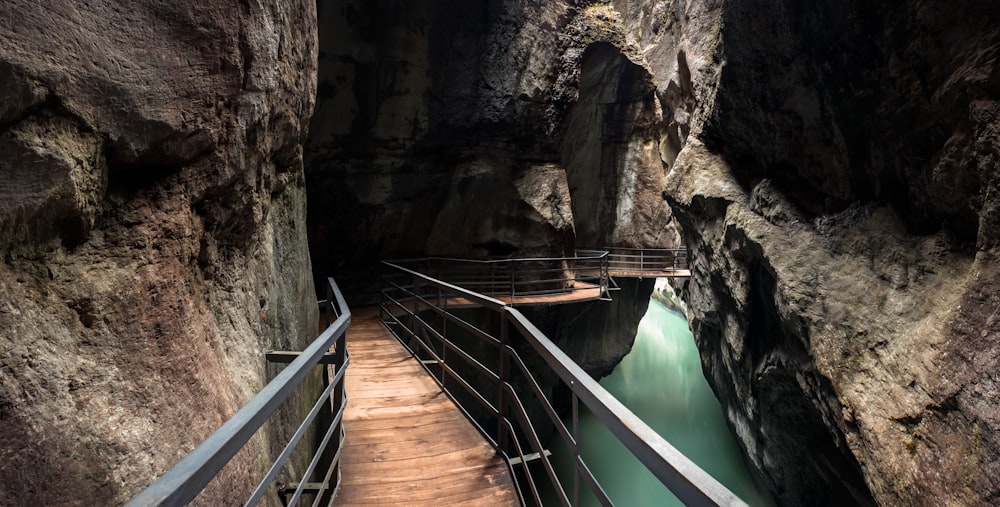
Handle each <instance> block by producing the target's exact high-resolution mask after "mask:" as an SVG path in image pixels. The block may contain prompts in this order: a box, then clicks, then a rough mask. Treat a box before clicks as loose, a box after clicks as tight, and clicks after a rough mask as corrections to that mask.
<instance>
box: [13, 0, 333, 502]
mask: <svg viewBox="0 0 1000 507" xmlns="http://www.w3.org/2000/svg"><path fill="white" fill-rule="evenodd" d="M315 17H316V13H315V6H314V4H313V3H311V2H306V1H301V2H290V3H289V2H284V3H280V4H263V3H260V2H257V1H253V0H251V1H246V2H239V3H238V4H231V3H228V2H205V1H198V2H191V1H181V2H173V3H169V4H165V3H161V2H129V3H127V4H121V3H120V2H113V1H96V2H85V3H80V2H57V3H39V2H31V1H20V0H14V1H11V2H5V3H3V5H2V6H0V151H2V153H3V154H4V156H3V158H2V160H0V251H2V252H3V260H2V262H0V292H2V293H3V294H4V296H3V299H2V301H0V503H2V504H5V505H8V504H9V505H29V504H30V505H113V504H120V503H122V502H124V501H125V500H127V499H128V498H130V497H131V496H132V495H134V494H135V493H137V492H138V491H139V490H140V489H141V488H143V487H144V486H146V485H147V484H149V483H150V482H151V481H152V480H153V479H155V478H156V477H157V476H159V475H160V474H162V473H163V472H164V471H165V470H167V469H168V468H169V467H170V466H172V465H173V464H174V463H176V462H177V461H178V460H179V459H180V458H181V457H183V456H184V455H185V454H186V453H187V452H188V451H190V450H191V449H193V448H194V446H195V445H196V444H198V443H200V442H201V440H203V439H204V438H205V437H206V436H207V435H208V434H209V433H210V432H211V431H213V430H214V429H215V428H217V427H218V426H219V425H220V424H221V423H222V422H223V421H224V420H225V419H227V418H228V417H229V416H230V415H231V414H232V413H234V411H235V410H236V409H238V408H239V407H240V406H241V405H242V404H243V403H245V402H246V401H247V400H248V399H249V398H250V397H251V396H252V395H253V394H254V393H255V392H256V391H257V390H259V389H260V387H261V386H262V385H263V384H264V383H265V382H266V381H267V380H269V377H268V373H271V374H273V372H266V371H265V365H264V362H263V359H262V352H263V351H265V350H267V349H270V348H281V349H285V348H296V347H301V346H302V345H303V344H304V343H307V342H308V341H311V339H312V338H313V337H314V336H315V333H316V321H317V311H316V305H315V299H314V295H313V294H314V289H313V283H312V279H311V271H310V260H309V254H308V251H307V248H306V228H305V225H306V224H305V211H306V210H305V187H304V183H305V182H304V174H303V165H302V143H303V141H304V136H305V133H306V130H307V125H308V121H309V117H310V114H311V112H312V108H313V102H314V99H313V98H312V97H313V93H314V90H315V87H316V77H315V72H316V71H315V69H316V63H315V62H316V58H317V40H316V33H315V27H316V19H315ZM277 426H280V425H277ZM254 445H255V448H254V450H253V452H252V453H248V454H246V455H243V456H241V457H240V458H239V459H238V460H237V462H236V463H235V464H234V465H233V466H232V467H230V468H229V469H227V471H226V472H225V473H224V474H223V476H222V477H221V478H220V479H219V480H217V481H216V482H215V483H213V485H212V486H211V487H210V489H209V491H207V492H206V494H205V495H204V496H203V497H202V501H203V502H204V503H205V504H210V505H231V504H233V505H234V504H236V503H238V502H239V501H240V500H238V499H237V498H238V497H240V495H242V494H245V493H248V492H247V491H246V490H247V489H248V488H250V487H251V484H250V483H249V482H248V481H247V473H248V470H254V469H256V468H257V467H258V466H259V463H257V461H258V460H262V459H267V458H268V453H269V449H268V445H269V444H268V443H267V442H266V441H263V440H262V441H258V442H256V443H255V444H254Z"/></svg>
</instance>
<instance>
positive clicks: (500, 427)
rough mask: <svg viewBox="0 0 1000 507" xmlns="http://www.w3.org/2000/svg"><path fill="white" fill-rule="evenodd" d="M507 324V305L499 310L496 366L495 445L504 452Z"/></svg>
mask: <svg viewBox="0 0 1000 507" xmlns="http://www.w3.org/2000/svg"><path fill="white" fill-rule="evenodd" d="M508 330H509V326H508V325H507V307H504V308H501V310H500V358H499V359H500V364H499V365H498V366H497V370H498V371H497V375H498V376H499V377H500V379H499V387H500V389H499V391H500V392H499V393H498V394H499V396H498V399H497V446H498V447H500V449H501V450H503V451H504V452H509V451H510V435H509V433H508V432H507V424H506V421H507V412H508V410H507V404H508V403H509V401H508V400H507V383H508V381H509V380H510V357H508V356H507V346H508V345H509V344H510V338H509V336H508V334H509V333H508Z"/></svg>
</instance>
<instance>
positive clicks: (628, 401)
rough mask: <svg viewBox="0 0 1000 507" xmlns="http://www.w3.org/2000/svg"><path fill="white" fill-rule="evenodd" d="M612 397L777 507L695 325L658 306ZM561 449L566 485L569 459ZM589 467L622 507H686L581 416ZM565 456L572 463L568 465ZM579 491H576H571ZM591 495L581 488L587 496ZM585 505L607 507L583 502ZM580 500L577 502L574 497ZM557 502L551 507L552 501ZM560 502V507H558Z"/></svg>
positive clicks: (612, 381)
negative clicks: (730, 414) (752, 466)
mask: <svg viewBox="0 0 1000 507" xmlns="http://www.w3.org/2000/svg"><path fill="white" fill-rule="evenodd" d="M601 385H602V386H604V388H605V389H607V390H608V391H610V392H611V394H613V395H614V396H615V397H617V398H618V399H619V400H620V401H621V402H622V403H624V404H625V406H627V407H628V408H629V409H630V410H632V411H633V412H634V413H635V414H636V415H638V416H639V417H640V418H641V419H642V420H643V421H645V422H646V424H648V425H649V426H650V427H652V428H653V429H654V430H656V431H657V432H658V433H659V434H660V435H662V436H663V437H664V438H666V439H667V441H669V442H670V443H671V444H672V445H673V446H674V447H676V448H677V449H678V450H680V451H681V452H682V453H684V454H685V455H686V456H687V457H689V458H690V459H691V460H693V461H694V462H695V463H697V464H698V465H699V466H701V467H702V468H703V469H705V470H706V471H707V472H708V473H710V474H711V475H712V476H713V477H715V478H716V479H717V480H718V481H720V482H721V483H722V484H724V485H725V486H726V487H728V488H729V489H730V491H732V492H733V493H735V494H736V495H738V496H739V497H740V498H742V499H743V500H744V501H745V502H747V503H748V504H750V505H752V506H771V505H773V502H772V501H771V499H770V496H769V495H768V494H767V493H766V492H764V491H762V490H760V489H758V487H757V486H756V484H755V483H754V481H753V480H752V479H751V477H750V472H749V471H748V470H747V468H746V465H745V464H744V461H743V457H742V455H741V453H740V450H739V448H738V447H737V444H736V440H735V439H734V437H733V435H732V433H731V432H730V431H729V427H728V426H727V425H726V422H725V420H724V416H723V413H722V408H721V406H720V405H719V402H718V400H717V399H716V398H715V394H714V393H713V392H712V389H711V388H710V387H709V386H708V382H707V381H706V380H705V377H704V375H703V374H702V370H701V361H700V359H699V356H698V349H697V347H696V346H695V344H694V338H693V337H692V335H691V332H690V331H689V330H688V325H687V320H686V319H685V318H684V317H682V316H681V315H679V314H678V313H676V312H674V311H672V310H669V309H667V308H666V307H665V306H663V305H662V304H660V303H659V302H657V301H656V300H655V299H654V300H651V301H650V303H649V310H648V311H647V312H646V315H645V316H644V317H643V318H642V321H641V322H640V323H639V329H638V332H637V334H636V339H635V345H634V346H633V347H632V351H631V352H630V353H629V354H628V355H627V356H625V358H624V359H623V360H622V362H621V363H620V364H619V365H618V366H617V367H616V368H615V370H614V372H613V373H612V374H611V375H609V376H608V377H605V378H604V379H602V380H601ZM554 440H559V442H558V443H557V442H553V448H552V450H553V455H554V456H553V458H554V460H555V463H556V466H557V468H558V469H559V470H560V475H562V476H563V477H560V481H561V482H563V484H567V485H570V484H572V478H571V476H569V475H568V474H564V472H565V471H567V470H571V468H569V467H570V466H571V464H572V462H571V461H570V459H569V458H568V455H569V454H568V452H566V449H565V447H564V446H563V445H562V442H561V440H560V439H558V438H556V439H554ZM580 448H581V449H582V452H583V456H584V460H585V461H586V462H587V464H588V466H589V467H590V468H591V470H592V471H593V472H594V475H595V476H596V477H597V479H598V481H600V483H601V484H602V485H603V486H604V488H605V489H606V491H607V492H608V495H609V496H610V498H611V500H612V501H613V502H614V503H615V504H616V505H625V506H629V507H632V506H637V507H642V506H655V507H663V506H671V505H682V504H681V503H680V501H678V500H677V499H676V498H675V497H674V496H673V495H672V494H671V493H670V491H668V490H667V489H666V488H665V487H664V486H663V485H662V484H660V482H659V481H658V480H656V478H655V477H653V475H652V474H651V473H649V472H648V471H647V470H646V469H645V467H643V466H642V465H641V464H640V463H639V462H638V460H636V459H635V457H633V456H632V454H631V453H629V452H628V450H626V449H625V447H624V446H622V445H621V444H620V443H618V441H617V440H616V439H615V438H614V437H613V436H612V435H611V433H610V432H608V431H607V430H606V429H604V427H603V426H601V425H600V423H598V422H597V419H596V418H594V417H593V416H592V415H591V414H590V413H589V412H588V413H585V412H584V411H581V414H580ZM562 457H565V459H561V458H562ZM569 487H570V488H572V486H569ZM584 490H586V487H585V486H581V493H583V492H584ZM583 496H584V498H582V501H581V505H599V504H598V502H597V500H596V499H594V498H589V499H588V498H586V495H583ZM571 501H572V496H571ZM546 503H551V502H546ZM556 504H557V503H554V505H556Z"/></svg>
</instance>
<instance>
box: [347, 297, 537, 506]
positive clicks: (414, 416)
mask: <svg viewBox="0 0 1000 507" xmlns="http://www.w3.org/2000/svg"><path fill="white" fill-rule="evenodd" d="M347 346H348V350H349V351H350V354H351V365H350V367H348V368H347V373H346V379H347V380H346V387H347V397H348V403H347V409H346V410H345V412H344V428H345V430H346V440H345V442H346V445H345V447H344V454H343V457H342V461H341V463H342V468H341V477H342V482H341V489H340V492H339V493H338V494H337V498H336V505H415V506H416V505H434V506H442V505H472V506H477V505H482V506H493V505H516V504H518V499H517V493H516V492H515V489H514V484H513V481H512V480H511V476H510V471H509V469H508V467H507V464H506V463H505V461H504V459H503V458H502V457H501V456H499V455H498V454H496V452H495V451H494V449H493V447H491V446H490V445H489V443H487V442H486V440H485V439H483V437H482V436H481V435H480V434H479V433H478V432H477V431H476V430H475V428H474V427H473V426H472V424H471V423H470V422H469V421H468V420H466V419H465V417H464V416H463V415H462V413H461V412H460V411H459V409H458V407H457V406H455V403H454V402H452V401H451V399H449V398H448V397H447V396H446V395H445V394H444V392H443V391H442V390H441V388H440V387H438V385H437V384H436V383H434V380H433V379H431V377H430V376H429V375H428V374H427V372H426V371H424V369H423V368H422V367H421V366H420V365H419V363H418V362H417V361H416V359H414V358H413V357H412V356H411V355H410V353H409V352H407V351H406V349H405V348H403V346H402V345H400V343H399V342H398V341H397V340H396V338H395V337H394V336H393V335H392V334H391V333H390V332H389V331H388V330H387V329H386V328H385V326H384V325H383V324H382V323H381V322H380V321H379V320H378V318H377V311H376V310H375V309H361V310H360V311H357V312H354V317H353V321H352V323H351V328H350V330H349V331H348V334H347Z"/></svg>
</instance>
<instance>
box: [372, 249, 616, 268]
mask: <svg viewBox="0 0 1000 507" xmlns="http://www.w3.org/2000/svg"><path fill="white" fill-rule="evenodd" d="M604 255H606V252H603V251H602V252H601V253H600V254H595V255H593V256H589V257H517V258H513V259H461V258H455V257H418V258H414V259H390V260H387V261H383V262H385V263H388V264H394V265H399V264H403V263H418V262H428V261H437V262H446V263H448V264H449V265H455V264H458V263H466V264H503V263H510V262H522V263H523V262H545V261H563V260H576V259H594V260H596V259H600V258H601V257H603V256H604Z"/></svg>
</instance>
